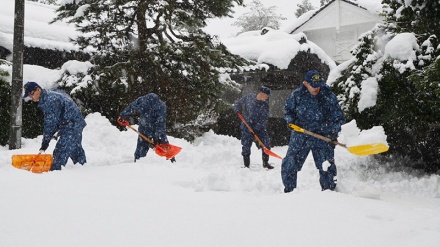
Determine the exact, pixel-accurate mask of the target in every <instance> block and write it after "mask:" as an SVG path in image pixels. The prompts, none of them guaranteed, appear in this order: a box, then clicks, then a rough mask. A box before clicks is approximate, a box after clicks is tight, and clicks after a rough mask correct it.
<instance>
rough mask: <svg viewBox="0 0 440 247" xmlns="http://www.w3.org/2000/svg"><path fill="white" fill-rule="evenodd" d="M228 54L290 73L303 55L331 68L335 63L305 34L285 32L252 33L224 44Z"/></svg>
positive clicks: (227, 40)
mask: <svg viewBox="0 0 440 247" xmlns="http://www.w3.org/2000/svg"><path fill="white" fill-rule="evenodd" d="M222 43H223V44H224V45H225V46H226V47H227V48H228V50H229V51H230V52H231V53H233V54H235V55H239V56H241V57H243V58H245V59H248V60H251V61H254V62H255V63H256V65H262V64H270V65H273V66H275V67H277V68H278V69H287V68H288V66H289V64H290V62H291V60H292V59H293V58H295V56H296V55H297V54H298V53H299V52H300V51H304V52H309V53H311V54H316V55H317V56H318V57H319V59H320V60H321V62H322V63H324V64H327V65H328V66H329V67H330V68H333V67H335V66H336V64H335V62H334V61H333V60H332V59H331V58H330V57H329V56H328V55H327V54H326V53H325V52H324V51H323V50H322V49H321V48H320V47H319V46H317V45H316V44H315V43H313V42H311V41H309V40H307V37H306V36H305V34H304V33H299V34H288V33H286V32H283V31H278V30H269V31H268V32H266V33H265V34H262V32H261V31H249V32H245V33H242V34H240V35H238V36H237V37H233V38H228V39H224V40H222Z"/></svg>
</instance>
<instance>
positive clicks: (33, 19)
mask: <svg viewBox="0 0 440 247" xmlns="http://www.w3.org/2000/svg"><path fill="white" fill-rule="evenodd" d="M56 8H57V6H53V5H46V4H40V3H36V2H31V1H25V12H24V13H25V21H24V45H25V46H27V47H38V48H42V49H51V50H62V51H78V50H79V47H78V46H76V45H74V44H72V43H71V42H70V39H75V38H76V37H77V34H78V33H77V31H76V29H75V27H74V26H73V25H71V24H67V23H65V22H56V23H54V24H49V22H50V21H52V20H53V18H55V16H56V13H55V10H56ZM14 11H15V0H2V7H1V8H0V46H3V47H4V48H6V49H8V50H10V51H12V47H13V36H14V16H15V13H14Z"/></svg>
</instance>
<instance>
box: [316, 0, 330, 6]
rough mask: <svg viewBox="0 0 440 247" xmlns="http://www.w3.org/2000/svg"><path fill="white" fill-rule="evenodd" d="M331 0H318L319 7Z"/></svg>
mask: <svg viewBox="0 0 440 247" xmlns="http://www.w3.org/2000/svg"><path fill="white" fill-rule="evenodd" d="M330 1H332V0H320V1H319V3H320V4H321V7H322V6H324V5H326V4H327V3H329V2H330Z"/></svg>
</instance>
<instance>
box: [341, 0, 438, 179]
mask: <svg viewBox="0 0 440 247" xmlns="http://www.w3.org/2000/svg"><path fill="white" fill-rule="evenodd" d="M383 3H384V4H385V5H384V9H383V10H384V11H383V12H384V17H385V22H384V24H381V25H378V26H376V27H375V28H374V29H372V30H371V31H369V32H367V33H364V34H363V35H362V36H361V37H360V39H359V43H358V45H357V47H355V49H354V50H353V51H352V52H353V55H354V56H355V59H354V60H353V61H352V62H351V64H350V65H349V66H346V65H345V66H346V68H347V69H346V71H345V73H343V74H342V76H341V77H340V78H339V79H338V80H337V81H336V82H334V84H333V87H334V90H335V91H336V92H337V93H338V98H339V100H340V103H341V105H342V107H343V109H344V111H345V113H346V116H347V118H348V120H351V119H356V120H357V122H358V123H359V125H360V127H362V128H371V127H372V126H375V125H382V126H383V127H384V128H385V131H386V133H387V136H388V142H389V143H390V151H389V153H390V154H398V155H402V156H406V157H409V158H410V160H411V164H408V165H411V166H413V167H419V168H424V169H425V170H426V171H429V172H436V171H437V170H439V169H440V152H439V150H440V141H438V140H440V138H439V133H440V121H439V119H440V110H439V109H440V108H439V104H440V92H439V91H440V90H439V88H440V77H439V75H440V72H439V69H440V67H439V63H440V61H439V59H440V46H439V41H438V37H439V35H440V19H439V18H440V14H439V13H440V2H438V1H429V0H424V1H423V0H417V1H416V0H413V1H401V0H384V1H383Z"/></svg>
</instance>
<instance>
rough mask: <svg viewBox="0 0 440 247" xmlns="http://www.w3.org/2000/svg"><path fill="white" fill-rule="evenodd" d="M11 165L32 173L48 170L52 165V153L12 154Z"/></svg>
mask: <svg viewBox="0 0 440 247" xmlns="http://www.w3.org/2000/svg"><path fill="white" fill-rule="evenodd" d="M12 166H13V167H15V168H18V169H23V170H27V171H31V172H33V173H42V172H48V171H50V168H51V167H52V154H14V155H12Z"/></svg>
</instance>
